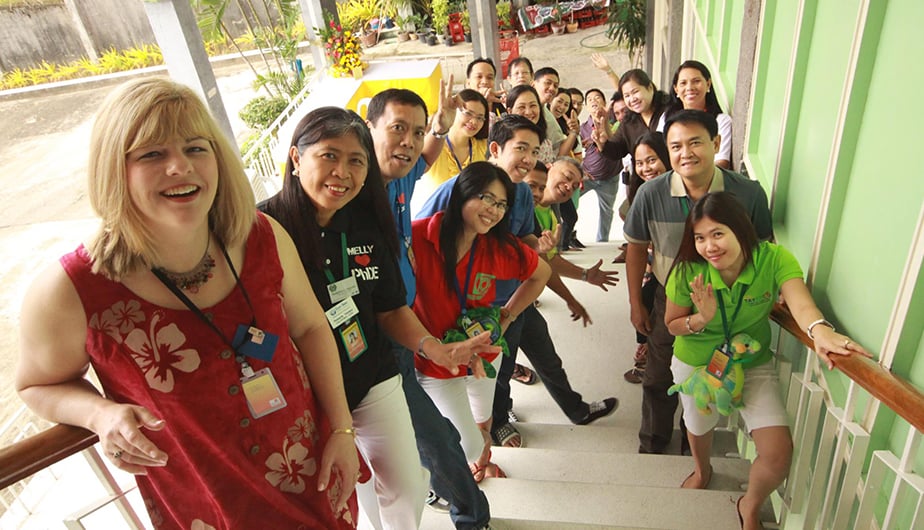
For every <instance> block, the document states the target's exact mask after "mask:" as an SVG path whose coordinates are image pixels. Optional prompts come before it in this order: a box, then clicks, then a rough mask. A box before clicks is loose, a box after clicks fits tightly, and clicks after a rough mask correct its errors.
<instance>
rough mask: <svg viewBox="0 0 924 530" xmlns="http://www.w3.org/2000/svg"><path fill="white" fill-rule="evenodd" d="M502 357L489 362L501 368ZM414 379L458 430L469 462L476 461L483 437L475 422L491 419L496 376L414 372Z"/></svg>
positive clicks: (482, 445)
mask: <svg viewBox="0 0 924 530" xmlns="http://www.w3.org/2000/svg"><path fill="white" fill-rule="evenodd" d="M501 357H502V356H501V355H498V356H497V358H496V359H494V362H492V363H491V364H492V365H493V366H494V369H495V370H500V364H501ZM417 380H418V381H419V382H420V386H421V388H423V389H424V391H425V392H426V393H427V395H428V396H430V399H432V400H433V403H434V404H435V405H436V408H438V409H439V411H440V414H442V415H443V416H445V417H446V419H448V420H449V421H451V422H452V424H453V425H454V426H455V428H456V430H458V431H459V435H460V436H461V437H462V450H463V451H464V452H465V458H466V459H468V461H469V462H475V461H477V460H478V458H479V457H480V456H481V453H482V452H483V451H484V436H483V435H482V434H481V429H479V428H478V425H477V424H478V423H484V422H486V421H488V420H490V419H491V407H492V405H493V404H494V389H495V388H497V379H494V378H492V377H485V378H482V379H475V377H474V376H470V375H467V376H463V377H453V378H451V379H437V378H435V377H430V376H427V375H424V374H422V373H420V372H417Z"/></svg>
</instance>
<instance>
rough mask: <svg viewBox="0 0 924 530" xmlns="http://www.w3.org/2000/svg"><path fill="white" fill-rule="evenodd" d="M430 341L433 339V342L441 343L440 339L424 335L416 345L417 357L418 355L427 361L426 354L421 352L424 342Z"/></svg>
mask: <svg viewBox="0 0 924 530" xmlns="http://www.w3.org/2000/svg"><path fill="white" fill-rule="evenodd" d="M430 339H433V340H435V341H436V342H439V343H440V344H442V343H443V341H441V340H440V339H438V338H436V337H434V336H433V335H424V336H423V338H421V339H420V342H418V343H417V355H420V356H421V357H423V358H424V359H429V357H427V354H426V353H424V351H423V345H424V342H427V341H428V340H430Z"/></svg>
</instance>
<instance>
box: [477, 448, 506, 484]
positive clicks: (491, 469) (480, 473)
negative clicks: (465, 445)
mask: <svg viewBox="0 0 924 530" xmlns="http://www.w3.org/2000/svg"><path fill="white" fill-rule="evenodd" d="M469 467H470V468H471V470H472V478H474V479H475V482H476V483H480V482H481V481H482V480H484V479H486V478H507V473H504V470H503V469H501V468H500V466H499V465H497V464H495V463H494V462H491V452H490V451H489V452H488V463H487V464H485V465H484V466H480V465H478V462H473V463H472V464H470V466H469Z"/></svg>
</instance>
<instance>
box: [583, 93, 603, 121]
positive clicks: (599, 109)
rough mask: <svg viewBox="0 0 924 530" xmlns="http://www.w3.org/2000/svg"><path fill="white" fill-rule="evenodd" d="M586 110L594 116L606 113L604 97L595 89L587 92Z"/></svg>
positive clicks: (598, 116)
mask: <svg viewBox="0 0 924 530" xmlns="http://www.w3.org/2000/svg"><path fill="white" fill-rule="evenodd" d="M587 111H588V113H590V115H591V116H593V117H595V118H600V117H602V116H604V115H606V99H604V98H603V96H602V95H601V94H600V93H599V92H596V91H594V92H591V93H590V94H587Z"/></svg>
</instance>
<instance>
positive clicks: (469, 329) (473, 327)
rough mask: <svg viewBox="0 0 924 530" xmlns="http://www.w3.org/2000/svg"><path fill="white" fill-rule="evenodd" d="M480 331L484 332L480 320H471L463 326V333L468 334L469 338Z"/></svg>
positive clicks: (479, 333)
mask: <svg viewBox="0 0 924 530" xmlns="http://www.w3.org/2000/svg"><path fill="white" fill-rule="evenodd" d="M482 333H484V326H482V325H481V322H471V323H470V324H469V325H468V326H466V327H465V334H466V335H468V338H470V339H471V338H473V337H477V336H478V335H481V334H482Z"/></svg>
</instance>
